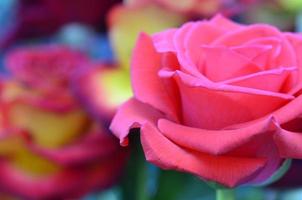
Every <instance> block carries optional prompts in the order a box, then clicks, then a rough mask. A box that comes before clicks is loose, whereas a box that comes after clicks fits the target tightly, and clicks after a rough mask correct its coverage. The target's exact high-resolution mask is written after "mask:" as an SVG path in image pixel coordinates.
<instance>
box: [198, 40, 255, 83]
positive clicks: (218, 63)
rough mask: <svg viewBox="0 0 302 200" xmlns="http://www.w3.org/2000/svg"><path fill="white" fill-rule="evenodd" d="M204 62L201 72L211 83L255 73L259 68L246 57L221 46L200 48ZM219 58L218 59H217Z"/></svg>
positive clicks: (203, 46)
mask: <svg viewBox="0 0 302 200" xmlns="http://www.w3.org/2000/svg"><path fill="white" fill-rule="evenodd" d="M201 48H202V51H203V52H204V61H203V67H202V68H201V71H202V72H203V74H204V75H205V76H206V77H208V78H209V79H211V80H213V81H223V80H226V79H229V78H234V77H238V76H243V75H247V74H251V73H256V72H258V71H259V70H260V67H258V66H257V65H255V63H252V62H251V60H249V59H247V58H246V57H244V56H242V55H240V54H238V53H236V52H235V51H232V50H231V49H229V48H226V47H221V46H215V47H213V46H206V45H202V46H201ZM217 58H219V59H217Z"/></svg>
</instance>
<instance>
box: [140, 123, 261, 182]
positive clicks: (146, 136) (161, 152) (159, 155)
mask: <svg viewBox="0 0 302 200" xmlns="http://www.w3.org/2000/svg"><path fill="white" fill-rule="evenodd" d="M141 142H142V145H143V148H144V152H145V156H146V159H147V160H148V161H149V162H151V163H153V164H155V165H157V166H160V167H161V168H163V169H175V170H179V171H185V172H190V173H193V174H195V175H197V176H199V177H201V178H203V179H206V180H211V181H213V180H215V181H217V182H218V183H221V184H224V185H226V186H229V187H234V186H236V185H238V184H239V183H240V182H241V181H242V180H243V179H245V178H247V177H249V176H251V175H253V174H254V173H256V172H258V171H259V170H260V169H261V168H262V167H263V166H264V164H265V159H263V158H243V157H232V156H211V155H208V154H203V153H198V152H193V151H189V150H186V149H182V148H180V147H178V146H177V145H175V144H174V143H172V142H171V141H169V140H168V139H167V138H166V137H164V136H163V135H162V134H161V133H160V132H159V130H158V129H157V128H155V127H154V125H151V124H150V123H146V124H144V125H143V126H142V128H141Z"/></svg>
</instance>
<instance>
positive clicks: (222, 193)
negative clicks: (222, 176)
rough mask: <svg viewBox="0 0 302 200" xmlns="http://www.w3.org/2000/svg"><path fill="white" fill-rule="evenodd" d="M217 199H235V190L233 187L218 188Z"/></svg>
mask: <svg viewBox="0 0 302 200" xmlns="http://www.w3.org/2000/svg"><path fill="white" fill-rule="evenodd" d="M216 200H235V192H234V190H232V189H217V190H216Z"/></svg>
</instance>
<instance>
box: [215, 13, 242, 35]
mask: <svg viewBox="0 0 302 200" xmlns="http://www.w3.org/2000/svg"><path fill="white" fill-rule="evenodd" d="M210 23H211V24H213V25H215V26H217V27H219V28H221V29H224V31H226V32H228V31H234V30H236V29H239V28H241V27H245V25H242V24H238V23H235V22H233V21H231V20H229V19H227V18H225V17H224V16H223V15H221V14H216V15H215V16H214V17H212V18H211V20H210Z"/></svg>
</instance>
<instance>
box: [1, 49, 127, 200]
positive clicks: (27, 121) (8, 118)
mask: <svg viewBox="0 0 302 200" xmlns="http://www.w3.org/2000/svg"><path fill="white" fill-rule="evenodd" d="M90 65H91V64H90V61H89V60H88V58H86V57H85V56H84V55H81V54H80V53H78V52H74V51H72V50H70V49H68V48H66V47H62V46H35V47H28V48H26V47H24V48H20V49H16V50H14V51H12V52H11V53H9V54H8V55H7V57H6V67H7V68H8V69H9V71H10V72H12V76H11V77H8V78H6V79H3V80H2V82H1V90H0V123H1V131H0V156H1V162H0V190H1V191H2V192H5V193H9V194H11V195H16V196H20V197H23V198H29V199H65V198H68V199H69V198H78V197H80V196H82V195H84V194H86V193H88V192H91V191H95V190H101V189H104V188H107V187H109V186H111V185H112V184H113V183H115V182H116V181H117V179H118V177H119V176H120V174H121V171H122V169H123V166H124V163H125V161H126V157H127V156H126V154H127V153H126V152H125V151H122V150H121V148H120V147H119V144H118V141H117V140H116V139H115V138H114V137H113V136H111V135H110V133H109V131H108V129H106V127H104V126H103V125H102V124H101V123H99V122H96V121H95V120H93V119H92V117H90V115H88V114H87V112H86V111H85V110H84V109H83V107H82V105H81V104H79V103H78V100H77V99H76V98H75V96H74V95H73V91H72V88H73V87H72V83H75V82H73V81H72V79H73V78H74V74H76V73H79V72H80V71H81V70H83V69H85V68H89V67H90ZM107 120H110V117H109V116H108V119H107Z"/></svg>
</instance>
